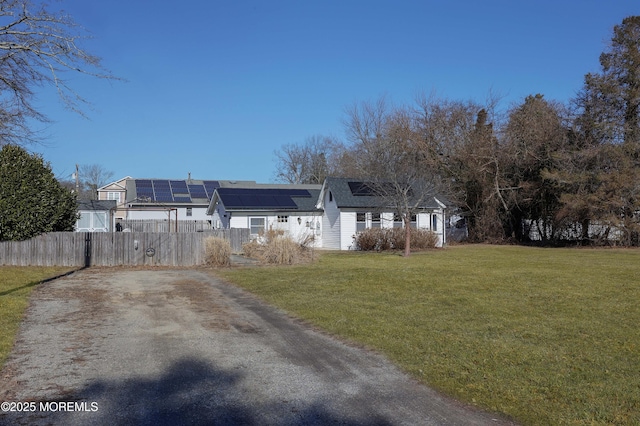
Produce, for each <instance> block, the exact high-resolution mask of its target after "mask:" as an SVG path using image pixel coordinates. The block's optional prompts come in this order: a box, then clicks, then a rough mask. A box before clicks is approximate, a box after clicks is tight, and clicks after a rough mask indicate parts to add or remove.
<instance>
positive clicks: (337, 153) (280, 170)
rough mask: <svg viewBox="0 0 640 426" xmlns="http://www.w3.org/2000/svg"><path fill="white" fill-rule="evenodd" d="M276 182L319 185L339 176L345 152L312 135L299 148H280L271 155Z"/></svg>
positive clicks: (336, 144) (330, 140) (338, 145)
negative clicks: (274, 163)
mask: <svg viewBox="0 0 640 426" xmlns="http://www.w3.org/2000/svg"><path fill="white" fill-rule="evenodd" d="M274 155H275V160H276V180H278V181H282V182H286V183H292V184H301V183H318V184H320V183H322V182H324V179H325V178H326V177H327V176H340V175H342V173H341V172H340V171H339V168H340V165H341V164H343V163H344V161H343V157H344V156H345V155H347V153H346V148H345V147H344V145H343V144H342V143H340V142H339V141H337V140H336V139H335V138H331V137H328V136H321V135H316V136H312V137H310V138H308V139H307V140H306V141H305V142H304V143H302V144H288V145H283V146H282V147H281V148H280V150H278V151H276V152H275V153H274Z"/></svg>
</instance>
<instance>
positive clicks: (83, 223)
mask: <svg viewBox="0 0 640 426" xmlns="http://www.w3.org/2000/svg"><path fill="white" fill-rule="evenodd" d="M115 209H116V201H115V200H78V213H79V214H80V218H79V219H78V220H77V221H76V226H75V230H76V232H110V231H111V230H112V229H113V212H114V211H115Z"/></svg>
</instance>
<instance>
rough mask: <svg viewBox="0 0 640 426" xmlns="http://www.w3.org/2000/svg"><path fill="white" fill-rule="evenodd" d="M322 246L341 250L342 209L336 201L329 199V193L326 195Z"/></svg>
mask: <svg viewBox="0 0 640 426" xmlns="http://www.w3.org/2000/svg"><path fill="white" fill-rule="evenodd" d="M322 246H323V247H324V248H328V249H334V250H340V249H341V245H340V211H339V210H338V207H337V206H336V203H335V201H329V195H328V194H326V195H325V197H324V213H323V215H322Z"/></svg>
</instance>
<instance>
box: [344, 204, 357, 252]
mask: <svg viewBox="0 0 640 426" xmlns="http://www.w3.org/2000/svg"><path fill="white" fill-rule="evenodd" d="M340 225H341V226H340V250H353V237H354V236H355V235H356V212H340Z"/></svg>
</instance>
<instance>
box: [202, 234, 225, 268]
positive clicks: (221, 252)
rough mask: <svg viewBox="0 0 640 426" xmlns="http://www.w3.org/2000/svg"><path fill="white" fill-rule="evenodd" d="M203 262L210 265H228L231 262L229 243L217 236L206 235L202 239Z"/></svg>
mask: <svg viewBox="0 0 640 426" xmlns="http://www.w3.org/2000/svg"><path fill="white" fill-rule="evenodd" d="M204 244H205V263H206V264H207V265H212V266H229V265H230V264H231V244H230V243H229V241H228V240H226V239H224V238H219V237H208V238H206V239H205V240H204Z"/></svg>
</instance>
